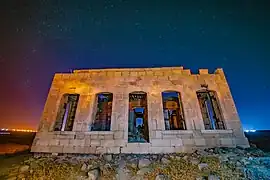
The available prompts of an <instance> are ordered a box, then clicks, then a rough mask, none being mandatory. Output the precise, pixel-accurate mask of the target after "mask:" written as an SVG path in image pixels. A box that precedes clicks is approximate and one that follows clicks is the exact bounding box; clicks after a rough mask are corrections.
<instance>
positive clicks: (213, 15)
mask: <svg viewBox="0 0 270 180" xmlns="http://www.w3.org/2000/svg"><path fill="white" fill-rule="evenodd" d="M269 6H270V1H268V0H254V1H250V0H218V1H215V0H197V1H194V0H186V1H185V0H147V1H146V0H85V1H81V0H76V1H75V0H25V1H21V0H1V1H0V77H1V83H0V91H1V92H0V127H8V128H31V129H36V128H37V126H38V123H39V120H40V116H41V113H42V110H43V107H44V103H45V101H46V97H47V93H48V90H49V87H50V83H51V80H52V78H53V75H54V73H55V72H70V71H71V70H72V69H80V68H105V67H106V68H110V67H111V68H112V67H158V66H184V67H185V68H190V69H191V70H192V72H194V73H195V72H197V70H198V69H199V68H208V69H209V70H210V72H213V71H214V69H215V68H218V67H222V68H224V70H225V73H226V75H227V80H228V82H229V85H230V86H231V91H232V94H233V97H234V99H235V103H236V106H237V108H238V112H239V115H240V118H241V120H242V123H243V126H244V128H247V129H252V128H253V129H270V119H269V110H270V95H269V91H270V88H269V86H270V76H269V74H268V69H269V68H270V43H269V41H270V35H269V32H270V20H269V18H270V11H269Z"/></svg>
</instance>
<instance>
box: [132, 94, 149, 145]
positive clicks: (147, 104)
mask: <svg viewBox="0 0 270 180" xmlns="http://www.w3.org/2000/svg"><path fill="white" fill-rule="evenodd" d="M133 93H142V94H145V95H146V108H147V111H146V112H147V128H148V142H143V143H141V142H128V143H129V144H150V139H151V138H150V130H151V124H150V123H151V122H150V119H151V118H150V113H149V105H150V104H149V97H150V94H149V92H148V91H145V90H142V89H137V90H133V91H131V92H128V93H127V96H128V107H127V108H128V111H129V103H130V99H129V95H130V94H133ZM128 123H129V113H127V124H128Z"/></svg>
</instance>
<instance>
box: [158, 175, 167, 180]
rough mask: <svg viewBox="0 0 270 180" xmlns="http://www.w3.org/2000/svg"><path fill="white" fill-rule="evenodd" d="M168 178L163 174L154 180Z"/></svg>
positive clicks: (165, 179)
mask: <svg viewBox="0 0 270 180" xmlns="http://www.w3.org/2000/svg"><path fill="white" fill-rule="evenodd" d="M168 179H169V178H168V177H167V176H166V175H164V174H159V175H157V176H156V178H155V180H168Z"/></svg>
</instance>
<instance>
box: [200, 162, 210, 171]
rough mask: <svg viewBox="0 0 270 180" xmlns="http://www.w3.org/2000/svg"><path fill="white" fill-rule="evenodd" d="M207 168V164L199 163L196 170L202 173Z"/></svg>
mask: <svg viewBox="0 0 270 180" xmlns="http://www.w3.org/2000/svg"><path fill="white" fill-rule="evenodd" d="M207 167H208V164H206V163H200V164H198V168H199V170H200V171H202V170H203V169H205V168H207Z"/></svg>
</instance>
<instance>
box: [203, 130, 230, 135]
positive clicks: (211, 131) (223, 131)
mask: <svg viewBox="0 0 270 180" xmlns="http://www.w3.org/2000/svg"><path fill="white" fill-rule="evenodd" d="M201 132H202V133H206V134H207V133H209V134H211V133H214V134H219V133H229V134H232V133H233V131H232V130H231V129H226V130H201Z"/></svg>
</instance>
